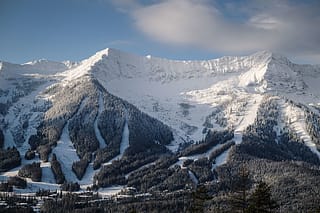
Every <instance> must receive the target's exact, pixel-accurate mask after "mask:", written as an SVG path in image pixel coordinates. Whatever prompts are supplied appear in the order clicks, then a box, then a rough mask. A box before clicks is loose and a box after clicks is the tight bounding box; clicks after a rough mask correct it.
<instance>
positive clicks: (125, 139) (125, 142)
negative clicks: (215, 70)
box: [103, 116, 130, 165]
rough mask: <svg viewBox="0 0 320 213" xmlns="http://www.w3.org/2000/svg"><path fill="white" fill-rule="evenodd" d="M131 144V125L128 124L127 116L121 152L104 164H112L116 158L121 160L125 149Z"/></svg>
mask: <svg viewBox="0 0 320 213" xmlns="http://www.w3.org/2000/svg"><path fill="white" fill-rule="evenodd" d="M129 146H130V144H129V126H128V118H127V116H126V121H125V124H124V127H123V131H122V138H121V144H120V154H119V155H117V156H116V157H114V158H113V159H111V160H110V161H109V162H107V163H104V164H103V165H109V164H111V163H112V162H113V161H114V160H119V159H121V158H122V156H123V153H124V151H126V149H127V148H128V147H129Z"/></svg>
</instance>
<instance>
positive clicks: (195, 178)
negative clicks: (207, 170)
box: [188, 170, 199, 185]
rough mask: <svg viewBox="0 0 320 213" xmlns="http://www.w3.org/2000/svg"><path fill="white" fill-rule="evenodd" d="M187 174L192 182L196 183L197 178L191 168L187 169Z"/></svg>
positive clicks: (197, 181)
mask: <svg viewBox="0 0 320 213" xmlns="http://www.w3.org/2000/svg"><path fill="white" fill-rule="evenodd" d="M188 174H189V177H190V178H191V180H192V182H194V183H195V184H196V185H198V183H199V180H198V178H197V177H196V175H195V174H194V173H193V172H192V171H191V170H188Z"/></svg>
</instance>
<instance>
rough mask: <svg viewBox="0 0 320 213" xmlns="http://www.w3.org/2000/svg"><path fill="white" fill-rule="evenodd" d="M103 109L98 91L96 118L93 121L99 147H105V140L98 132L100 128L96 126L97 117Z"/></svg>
mask: <svg viewBox="0 0 320 213" xmlns="http://www.w3.org/2000/svg"><path fill="white" fill-rule="evenodd" d="M103 110H104V107H103V98H102V94H101V92H100V93H99V110H98V115H97V117H96V120H95V121H94V132H95V134H96V137H97V140H98V141H99V147H100V148H101V149H103V148H105V147H106V142H105V140H104V139H103V137H102V135H101V133H100V130H99V128H98V120H99V117H100V115H101V113H102V112H103Z"/></svg>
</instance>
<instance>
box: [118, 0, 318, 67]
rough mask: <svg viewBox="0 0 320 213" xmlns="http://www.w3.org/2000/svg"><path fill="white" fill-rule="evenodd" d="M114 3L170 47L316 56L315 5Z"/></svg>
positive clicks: (177, 0)
mask: <svg viewBox="0 0 320 213" xmlns="http://www.w3.org/2000/svg"><path fill="white" fill-rule="evenodd" d="M113 2H114V4H115V5H117V7H120V8H122V9H123V10H126V11H127V12H128V14H129V15H130V17H132V19H133V24H134V25H135V26H136V28H137V29H138V30H139V31H141V32H142V33H143V34H144V35H146V36H147V37H149V38H150V39H153V40H156V41H158V42H162V43H166V44H170V45H172V44H175V45H184V46H194V47H198V48H203V49H207V50H212V51H219V52H221V53H232V54H233V53H235V54H238V53H243V52H249V51H256V50H262V49H266V50H271V51H276V52H280V53H284V54H287V55H295V56H298V55H310V56H312V55H315V56H316V55H319V53H320V27H319V23H320V13H319V11H320V3H318V2H317V1H306V2H299V1H289V0H283V1H276V0H270V1H262V0H243V1H230V0H229V1H223V2H222V3H221V1H209V0H160V1H153V2H152V3H149V4H143V2H142V1H138V0H120V1H118V0H117V1H113ZM116 2H118V3H116ZM232 17H238V18H232ZM319 63H320V62H319Z"/></svg>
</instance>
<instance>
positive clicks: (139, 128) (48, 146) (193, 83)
mask: <svg viewBox="0 0 320 213" xmlns="http://www.w3.org/2000/svg"><path fill="white" fill-rule="evenodd" d="M319 82H320V66H317V65H298V64H294V63H292V62H290V61H289V60H288V59H287V58H285V57H284V56H280V55H277V54H274V53H271V52H267V51H262V52H258V53H255V54H252V55H249V56H243V57H232V56H228V57H222V58H219V59H212V60H207V61H177V60H168V59H163V58H157V57H153V56H137V55H133V54H129V53H124V52H122V51H119V50H115V49H105V50H102V51H99V52H97V53H96V54H95V55H93V56H91V57H89V58H88V59H85V60H83V61H81V62H79V63H73V62H61V63H60V62H52V61H48V60H38V61H33V62H28V63H25V64H21V65H19V64H11V63H8V62H1V63H0V85H1V87H0V121H1V122H0V130H1V132H2V133H3V136H4V137H3V138H4V141H3V147H4V148H6V147H11V146H15V147H17V149H18V151H19V152H20V155H21V158H22V166H23V165H26V164H30V163H31V162H33V161H39V162H41V167H42V171H43V177H42V181H43V182H47V183H44V185H46V186H47V187H49V188H50V187H52V186H57V185H54V184H53V183H55V182H56V181H55V177H56V174H53V173H52V171H51V163H52V162H51V163H50V161H49V163H48V162H46V161H47V159H49V160H50V159H51V158H52V155H53V153H54V154H55V155H56V157H57V159H58V161H59V162H60V164H61V170H62V172H63V173H64V176H65V179H66V180H67V181H77V182H80V183H81V184H82V185H83V186H86V185H90V184H93V183H96V184H98V185H99V186H108V185H112V184H120V185H130V184H131V182H130V175H132V177H133V176H134V175H137V173H138V171H140V170H144V169H145V168H149V167H150V166H151V167H152V165H154V164H155V162H156V161H157V160H158V159H160V158H161V156H163V155H166V156H167V155H169V156H176V157H177V160H175V161H173V162H171V164H170V163H169V164H170V165H169V164H168V166H167V167H166V168H173V167H174V166H175V165H178V166H180V167H181V169H187V170H188V172H187V174H188V175H189V176H190V180H191V182H193V183H199V182H202V181H204V180H205V181H208V180H211V179H210V178H209V179H206V178H204V179H203V180H202V179H201V178H202V176H201V174H200V173H199V172H197V171H198V170H197V169H194V168H193V169H191V167H188V166H185V165H184V163H185V162H187V161H188V160H189V161H190V160H192V161H194V160H197V159H201V158H208V160H209V164H211V167H210V168H211V170H212V172H214V171H215V170H216V169H217V168H219V167H221V166H222V165H225V164H226V163H227V162H229V161H230V162H233V160H234V159H235V158H233V157H232V156H234V155H235V153H237V150H238V149H240V148H241V147H244V146H246V145H247V144H250V143H249V142H250V140H252V138H253V136H254V137H256V139H255V140H258V141H259V140H262V141H272V142H274V143H275V144H278V145H277V146H281V147H279V149H277V150H282V152H284V153H283V155H279V156H281V157H279V158H281V159H282V158H283V159H285V160H292V159H299V160H300V161H306V162H308V163H310V162H313V163H314V164H316V165H318V164H319V162H320V160H319V159H320V152H319V146H320V142H319V136H320V132H319V126H320V123H319V122H320V120H319V113H320V86H319ZM267 130H268V131H269V132H268V131H267ZM259 131H261V132H262V133H261V132H259ZM266 132H268V133H266ZM270 132H271V133H270ZM220 134H222V135H225V136H224V137H222V136H221V135H220ZM292 135H294V137H293V136H292ZM0 136H1V134H0ZM210 138H211V139H210ZM212 138H219V140H218V139H217V140H218V141H219V142H217V141H215V140H214V139H212ZM222 138H227V139H226V140H225V139H222ZM262 138H263V139H262ZM284 138H288V140H289V141H291V142H292V141H295V145H292V146H287V145H286V147H287V148H284V147H282V146H284V145H283V144H285V143H286V142H287V141H286V140H285V139H284ZM211 140H213V141H215V142H210V141H211ZM228 141H229V142H228ZM231 141H233V143H231ZM281 141H285V142H283V144H282V145H281V144H280V143H281ZM0 142H1V137H0ZM242 142H243V143H244V145H242ZM202 143H204V144H207V145H205V146H204V147H205V148H201V149H200V148H199V147H198V146H199V144H202ZM192 144H193V145H192ZM296 144H299V145H297V146H299V147H300V145H301V146H302V147H304V148H301V147H300V149H301V150H302V149H303V150H304V151H303V152H302V153H300V154H301V156H300V154H298V156H297V155H296V156H294V155H295V154H294V153H295V150H296V149H297V148H293V147H296ZM0 145H1V143H0ZM39 147H40V148H39ZM237 147H238V148H237ZM239 147H240V148H239ZM30 149H31V150H37V153H38V154H37V155H36V157H35V158H34V159H32V160H27V159H25V153H26V152H27V150H29V152H32V151H30ZM198 149H200V150H201V151H199V150H198ZM275 149H276V148H275ZM283 149H287V151H283ZM43 150H45V151H43ZM188 150H189V151H188ZM190 150H191V151H190ZM194 150H195V151H194ZM288 150H289V151H288ZM44 153H47V154H44ZM50 153H51V154H50ZM139 153H142V154H141V156H143V157H142V158H141V156H140V155H139ZM212 153H214V154H212ZM39 154H40V156H38V155H39ZM251 155H252V154H251ZM306 155H307V156H309V157H308V158H307V157H305V156H306ZM210 156H211V157H210ZM212 156H214V157H212ZM283 156H286V157H283ZM255 157H256V156H255ZM275 158H276V157H275ZM210 159H211V160H210ZM277 159H278V158H277ZM124 160H126V162H127V164H129V165H131V166H129V167H128V168H126V169H124V170H123V171H122V173H121V174H116V175H114V173H112V174H111V173H110V171H113V170H112V169H113V167H115V165H118V166H119V165H120V166H121V165H122V164H121V163H123V161H124ZM115 162H116V163H115ZM227 164H228V163H227ZM132 165H134V166H132ZM101 166H102V167H101ZM19 168H20V167H17V168H15V169H13V170H10V171H7V172H5V173H3V174H2V177H3V178H5V177H6V176H10V175H15V174H17V173H18V170H19ZM106 168H108V169H109V170H107V169H106ZM121 168H124V167H123V166H122V167H121ZM10 169H11V168H10ZM3 170H5V169H3ZM115 173H116V172H115ZM95 174H96V175H95ZM108 175H109V176H112V178H113V179H112V178H111V179H112V180H110V178H109V179H108V181H109V182H108V181H106V180H105V179H104V177H106V176H108ZM30 183H31V184H33V189H35V188H36V186H39V185H41V184H39V183H35V182H33V181H31V180H30ZM49 183H50V184H51V185H50V184H49ZM48 184H49V185H50V186H49V185H48Z"/></svg>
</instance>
